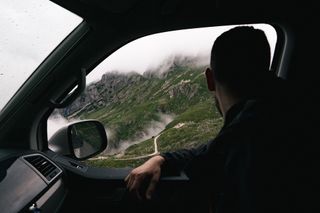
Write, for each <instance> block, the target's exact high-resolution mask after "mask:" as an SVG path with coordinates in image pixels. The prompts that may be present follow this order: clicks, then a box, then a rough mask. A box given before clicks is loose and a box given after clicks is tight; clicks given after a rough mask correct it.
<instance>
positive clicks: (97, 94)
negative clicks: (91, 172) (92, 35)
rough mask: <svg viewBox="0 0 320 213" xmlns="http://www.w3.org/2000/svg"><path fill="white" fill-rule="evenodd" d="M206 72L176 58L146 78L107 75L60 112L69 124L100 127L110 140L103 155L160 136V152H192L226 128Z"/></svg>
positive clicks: (190, 61) (188, 60) (191, 61)
mask: <svg viewBox="0 0 320 213" xmlns="http://www.w3.org/2000/svg"><path fill="white" fill-rule="evenodd" d="M164 68H165V69H164ZM204 68H205V67H204V66H200V65H198V63H197V58H183V57H176V58H174V59H171V61H169V62H168V61H167V62H164V63H163V64H162V65H160V66H159V67H158V68H154V69H150V70H148V71H146V72H144V73H143V74H138V73H135V72H131V73H121V72H107V73H105V74H104V75H103V76H102V78H101V79H100V80H99V81H97V82H95V83H92V84H90V85H89V86H87V88H86V90H85V91H84V93H83V94H82V95H81V97H79V98H78V99H77V100H76V101H75V102H74V103H73V104H71V105H70V106H68V107H67V108H65V109H63V110H60V111H59V112H60V114H62V115H63V116H64V117H66V118H68V119H98V120H99V121H101V122H102V123H103V124H104V125H105V127H106V129H107V135H108V138H109V145H108V149H107V150H106V153H105V154H109V155H110V154H117V153H120V152H123V151H124V150H125V149H126V148H127V147H129V146H132V145H133V144H137V143H139V144H140V143H141V144H142V142H143V141H148V139H150V138H151V137H152V136H155V135H158V134H159V133H161V136H160V137H159V145H160V151H166V150H172V149H178V148H180V147H193V146H195V145H197V144H199V143H202V142H205V141H207V139H208V138H210V137H212V136H214V135H215V134H216V133H217V132H218V130H219V129H220V127H221V124H222V119H221V117H220V115H219V114H218V112H217V111H216V110H215V108H214V106H213V98H212V94H211V93H210V92H208V90H207V86H206V82H205V76H204V73H203V71H204ZM150 144H151V145H152V143H150ZM132 147H138V145H135V146H132ZM128 150H130V149H128ZM131 150H132V148H131Z"/></svg>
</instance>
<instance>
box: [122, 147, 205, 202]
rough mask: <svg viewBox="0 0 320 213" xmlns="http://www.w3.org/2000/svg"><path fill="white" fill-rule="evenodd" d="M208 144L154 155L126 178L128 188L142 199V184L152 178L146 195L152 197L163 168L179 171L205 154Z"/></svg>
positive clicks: (148, 197)
mask: <svg viewBox="0 0 320 213" xmlns="http://www.w3.org/2000/svg"><path fill="white" fill-rule="evenodd" d="M210 143H211V142H209V143H208V144H203V145H200V146H198V147H197V148H193V149H182V150H179V151H175V152H166V153H162V154H160V155H157V156H154V157H152V158H150V159H149V160H148V161H146V162H145V163H144V164H142V165H141V166H139V167H137V168H135V169H133V170H132V171H131V172H130V174H129V175H128V176H127V177H126V178H125V182H126V183H127V188H128V189H129V191H131V192H134V193H135V194H136V195H137V197H138V198H140V199H142V197H143V196H144V195H141V187H142V184H143V183H144V182H145V181H146V180H150V181H149V183H148V186H147V190H146V192H145V197H146V198H147V199H151V196H152V194H153V192H154V190H155V188H156V185H157V183H158V182H159V179H160V176H161V172H162V169H165V170H171V171H172V170H174V171H179V170H182V169H184V168H185V167H186V166H187V165H188V164H189V163H190V162H191V161H192V160H193V159H194V158H197V157H199V156H202V155H205V153H206V152H207V150H208V146H209V145H210Z"/></svg>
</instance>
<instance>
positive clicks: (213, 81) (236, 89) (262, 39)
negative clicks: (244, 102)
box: [206, 26, 270, 101]
mask: <svg viewBox="0 0 320 213" xmlns="http://www.w3.org/2000/svg"><path fill="white" fill-rule="evenodd" d="M269 64H270V46H269V43H268V40H267V38H266V36H265V34H264V32H263V31H262V30H259V29H255V28H253V27H249V26H239V27H235V28H232V29H230V30H228V31H226V32H224V33H223V34H221V35H220V36H219V37H218V38H217V39H216V41H215V42H214V44H213V47H212V51H211V61H210V66H211V69H208V70H207V71H206V75H207V80H208V87H209V89H210V90H212V91H216V93H218V91H217V87H219V86H220V87H221V88H224V89H223V90H222V92H225V91H228V95H232V96H233V97H236V98H238V99H242V98H250V97H252V96H256V95H258V94H257V93H259V89H258V87H259V85H261V82H262V81H263V80H264V78H265V76H266V73H267V71H268V70H269ZM219 92H220V93H221V91H219ZM217 95H219V94H217ZM220 95H221V94H220ZM223 95H225V94H223ZM219 101H221V100H219Z"/></svg>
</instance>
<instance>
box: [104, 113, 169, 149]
mask: <svg viewBox="0 0 320 213" xmlns="http://www.w3.org/2000/svg"><path fill="white" fill-rule="evenodd" d="M158 116H159V117H160V120H159V121H150V123H149V124H148V125H147V126H146V127H145V129H144V130H143V131H142V132H139V133H138V135H139V137H135V138H132V140H125V141H124V140H122V141H119V144H118V147H112V146H109V147H108V148H107V149H106V150H105V152H104V155H113V154H119V153H123V151H124V150H126V149H127V148H128V147H130V146H132V145H134V144H138V143H140V142H143V141H145V140H148V139H150V138H152V137H153V136H157V135H159V133H161V132H162V131H163V130H164V129H165V127H166V126H167V124H168V123H170V122H171V121H173V119H174V115H169V114H164V113H159V114H158ZM107 136H108V138H110V139H111V140H112V139H113V133H112V130H110V129H107ZM146 154H149V153H146Z"/></svg>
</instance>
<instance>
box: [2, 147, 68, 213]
mask: <svg viewBox="0 0 320 213" xmlns="http://www.w3.org/2000/svg"><path fill="white" fill-rule="evenodd" d="M62 173H63V170H62V169H61V168H60V167H59V166H57V165H56V164H55V163H54V162H53V161H52V160H50V159H49V158H48V157H47V156H46V155H44V154H43V153H39V152H23V151H12V150H0V208H1V212H3V213H7V212H8V213H9V212H36V211H37V210H41V212H55V211H57V207H58V206H59V205H60V203H61V202H62V201H63V199H64V197H65V194H66V191H65V188H64V181H63V179H62Z"/></svg>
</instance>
